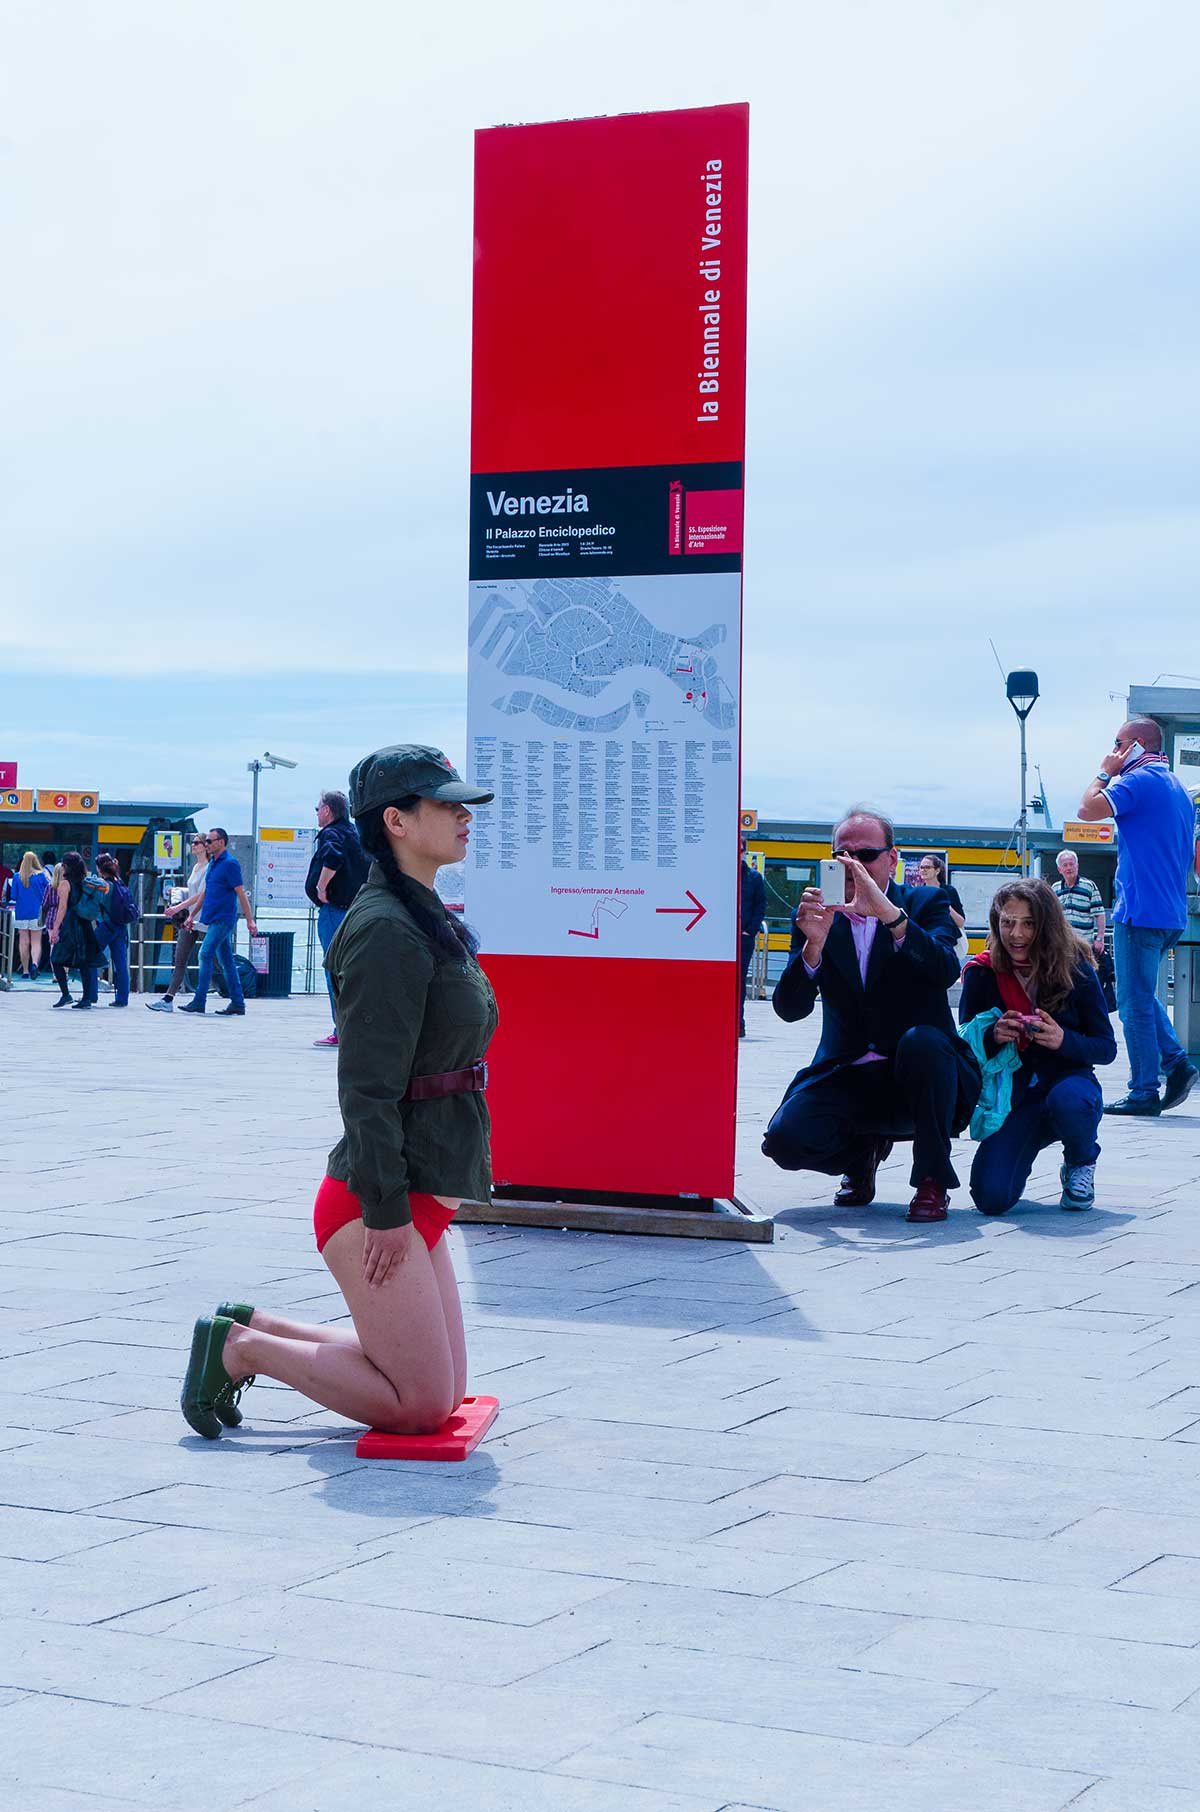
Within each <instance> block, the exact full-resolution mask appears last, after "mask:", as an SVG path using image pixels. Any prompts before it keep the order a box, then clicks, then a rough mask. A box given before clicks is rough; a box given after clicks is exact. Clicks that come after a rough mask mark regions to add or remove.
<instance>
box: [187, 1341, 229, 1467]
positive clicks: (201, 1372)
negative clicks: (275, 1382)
mask: <svg viewBox="0 0 1200 1812" xmlns="http://www.w3.org/2000/svg"><path fill="white" fill-rule="evenodd" d="M232 1326H233V1322H232V1321H231V1320H230V1319H229V1318H228V1317H227V1316H225V1315H202V1316H201V1317H200V1319H199V1321H198V1322H197V1323H196V1326H195V1328H194V1330H193V1332H192V1350H191V1353H190V1355H189V1357H188V1368H187V1371H186V1373H185V1374H184V1379H183V1389H182V1390H181V1391H180V1393H179V1407H180V1409H181V1410H182V1411H183V1419H184V1421H185V1422H186V1423H187V1425H188V1427H189V1428H194V1429H195V1431H196V1433H197V1434H198V1435H203V1436H204V1438H205V1440H206V1441H215V1440H216V1439H217V1438H218V1436H219V1435H220V1433H221V1420H220V1418H219V1417H218V1416H217V1414H216V1405H217V1402H218V1401H219V1400H220V1399H221V1398H222V1397H223V1396H224V1393H225V1392H226V1391H227V1390H229V1389H231V1388H232V1386H233V1379H232V1378H231V1377H230V1376H229V1373H228V1372H227V1371H226V1370H225V1367H224V1365H223V1363H222V1361H221V1353H222V1350H223V1349H224V1346H225V1338H226V1336H227V1334H228V1333H229V1330H230V1328H231V1327H232Z"/></svg>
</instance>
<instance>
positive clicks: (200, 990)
mask: <svg viewBox="0 0 1200 1812" xmlns="http://www.w3.org/2000/svg"><path fill="white" fill-rule="evenodd" d="M233 931H234V928H233V926H232V925H210V926H209V928H208V930H207V931H206V932H205V933H204V942H203V943H202V944H201V946H200V973H199V975H198V976H197V977H196V992H195V994H194V995H193V996H192V998H193V1000H194V1002H195V1004H196V1006H198V1007H202V1006H203V1005H204V1003H205V1001H206V1000H207V998H208V990H209V988H210V987H211V986H212V972H213V962H214V961H215V960H216V959H218V958H219V959H220V963H221V973H222V975H223V976H224V977H225V986H226V988H227V989H228V990H229V1004H230V1006H232V1007H244V1006H245V1004H246V997H245V995H244V994H243V993H242V978H241V976H240V975H239V974H238V971H237V964H236V963H235V962H234V960H233Z"/></svg>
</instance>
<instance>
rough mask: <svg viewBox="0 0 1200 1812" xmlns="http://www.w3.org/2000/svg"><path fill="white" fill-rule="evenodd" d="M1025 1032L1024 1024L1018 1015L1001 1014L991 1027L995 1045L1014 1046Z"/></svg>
mask: <svg viewBox="0 0 1200 1812" xmlns="http://www.w3.org/2000/svg"><path fill="white" fill-rule="evenodd" d="M1025 1030H1026V1027H1025V1022H1024V1020H1023V1019H1022V1018H1021V1015H1020V1014H1019V1013H1001V1015H1000V1017H999V1019H998V1020H997V1021H996V1023H995V1025H994V1026H993V1027H992V1037H993V1038H994V1039H995V1040H996V1043H997V1044H1016V1042H1017V1040H1018V1038H1020V1037H1021V1035H1022V1034H1023V1033H1024V1032H1025Z"/></svg>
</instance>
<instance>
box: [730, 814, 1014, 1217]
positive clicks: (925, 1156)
mask: <svg viewBox="0 0 1200 1812" xmlns="http://www.w3.org/2000/svg"><path fill="white" fill-rule="evenodd" d="M894 844H895V832H894V829H893V827H892V825H891V823H890V821H889V820H888V819H887V818H884V817H881V816H880V815H879V813H878V812H872V811H867V810H866V809H865V808H864V809H862V810H856V811H854V812H852V813H851V814H850V815H849V817H847V818H845V819H843V821H842V822H841V823H840V824H838V825H835V827H834V832H833V853H834V855H835V856H836V857H837V858H838V859H839V860H840V861H841V863H842V865H843V867H844V868H845V869H846V871H847V876H848V880H847V886H846V892H847V896H848V898H847V903H846V904H845V905H844V906H826V905H825V904H824V902H823V900H822V897H821V893H820V890H819V889H818V888H815V887H809V888H806V889H805V892H804V895H803V897H802V899H801V901H800V906H799V909H798V911H797V913H796V923H795V926H794V928H793V931H792V954H791V958H790V960H789V962H788V966H787V968H786V969H785V970H784V972H783V974H782V975H781V976H780V978H779V981H778V983H777V984H776V988H775V993H774V995H773V997H772V1004H773V1005H774V1008H775V1011H776V1012H777V1013H778V1015H779V1017H780V1018H781V1019H786V1020H788V1021H791V1020H795V1019H807V1017H808V1015H809V1014H810V1013H811V1012H812V1010H813V1008H814V1006H815V1005H816V1003H817V1000H818V997H819V998H820V1001H821V1007H822V1012H823V1022H822V1026H821V1042H820V1045H819V1046H818V1048H817V1055H816V1060H815V1061H814V1062H813V1064H812V1065H811V1066H810V1067H809V1068H808V1069H806V1070H801V1071H800V1073H799V1075H797V1076H795V1077H794V1078H793V1079H792V1082H791V1084H790V1086H789V1087H788V1091H787V1093H786V1095H785V1096H784V1098H783V1100H782V1102H781V1103H780V1105H779V1107H778V1108H777V1110H776V1112H775V1115H774V1117H773V1119H772V1121H771V1124H770V1125H769V1126H768V1128H767V1133H766V1137H765V1138H764V1140H763V1150H764V1152H765V1153H766V1155H767V1156H768V1157H769V1158H772V1159H774V1161H775V1163H776V1164H778V1165H779V1166H780V1168H781V1169H783V1170H817V1171H820V1172H822V1174H824V1175H826V1176H837V1175H838V1173H839V1172H842V1173H844V1174H843V1175H842V1181H841V1187H840V1188H839V1189H838V1191H837V1194H836V1195H835V1196H834V1198H833V1199H834V1203H835V1206H837V1207H839V1208H863V1207H865V1206H866V1205H867V1203H868V1202H870V1201H873V1200H874V1196H875V1172H876V1170H877V1169H878V1167H879V1165H880V1163H881V1162H882V1161H883V1159H884V1158H885V1157H886V1156H887V1155H888V1153H889V1152H890V1151H891V1148H892V1141H893V1140H894V1139H911V1140H912V1145H913V1163H912V1182H913V1185H914V1186H915V1189H916V1194H915V1195H914V1196H913V1199H912V1203H911V1205H910V1207H909V1210H908V1219H909V1220H910V1221H944V1220H945V1219H946V1210H947V1208H948V1206H949V1200H950V1198H949V1191H950V1190H951V1189H956V1188H957V1187H958V1178H957V1176H956V1175H955V1173H954V1166H953V1165H952V1164H951V1162H950V1140H951V1137H952V1136H953V1134H955V1133H958V1132H961V1130H962V1129H963V1127H964V1126H965V1125H966V1124H967V1122H968V1120H969V1119H970V1117H971V1112H972V1110H973V1108H974V1106H975V1103H976V1101H977V1100H978V1098H979V1091H980V1086H981V1079H980V1074H979V1066H978V1064H977V1063H976V1061H975V1058H974V1057H973V1055H972V1054H971V1052H970V1050H969V1049H968V1047H967V1045H966V1044H965V1043H964V1042H963V1040H962V1039H961V1038H959V1037H958V1036H957V1034H956V1032H955V1028H954V1021H953V1019H952V1017H951V1014H950V1007H949V1003H948V1001H947V999H946V990H947V988H949V987H950V985H951V983H952V982H954V981H955V980H956V979H957V976H958V958H957V956H956V955H955V950H954V942H955V938H956V937H957V935H958V931H957V927H956V926H955V924H954V921H953V919H952V918H951V917H950V903H949V900H948V899H947V897H946V894H945V892H944V891H943V890H942V889H941V888H940V887H903V886H900V885H898V883H897V882H896V881H895V880H894V879H893V878H892V877H893V876H894V875H895V872H896V861H897V856H896V850H895V848H894Z"/></svg>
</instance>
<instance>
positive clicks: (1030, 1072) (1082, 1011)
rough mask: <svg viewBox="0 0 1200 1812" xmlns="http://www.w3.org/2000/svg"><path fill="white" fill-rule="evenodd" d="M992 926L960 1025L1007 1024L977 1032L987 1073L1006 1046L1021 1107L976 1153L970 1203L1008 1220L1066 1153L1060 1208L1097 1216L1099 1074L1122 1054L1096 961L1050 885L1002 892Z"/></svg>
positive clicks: (969, 973)
mask: <svg viewBox="0 0 1200 1812" xmlns="http://www.w3.org/2000/svg"><path fill="white" fill-rule="evenodd" d="M990 916H991V935H990V937H989V938H988V944H987V949H986V951H984V952H983V954H982V955H980V956H976V957H972V959H971V961H970V962H969V963H968V964H967V966H966V968H965V969H964V970H963V986H962V999H961V1002H960V1004H959V1009H958V1016H959V1020H960V1022H961V1024H962V1025H963V1027H964V1028H965V1027H967V1026H968V1025H969V1024H970V1022H971V1021H972V1020H974V1019H977V1018H978V1017H979V1015H981V1014H985V1015H997V1014H998V1017H996V1018H994V1019H993V1021H992V1023H991V1024H990V1025H987V1026H983V1027H979V1028H977V1035H978V1037H979V1042H980V1046H981V1050H982V1054H983V1060H984V1063H985V1066H986V1064H987V1060H988V1059H993V1060H995V1059H997V1058H998V1057H999V1055H1000V1052H1001V1050H1002V1048H1003V1047H1004V1046H1015V1049H1016V1054H1017V1063H1016V1067H1015V1069H1013V1070H1012V1072H1011V1087H1012V1107H1011V1109H1010V1111H1009V1113H1008V1115H1007V1117H1006V1118H1005V1119H1004V1121H1003V1123H1002V1124H1001V1125H1000V1126H999V1127H998V1128H997V1129H996V1131H994V1132H992V1133H989V1135H988V1136H987V1138H985V1139H984V1140H983V1141H982V1142H981V1144H980V1146H979V1150H978V1151H977V1152H976V1153H975V1162H974V1163H973V1164H972V1166H971V1197H972V1199H973V1201H974V1203H975V1206H976V1207H977V1208H979V1209H981V1210H982V1211H983V1213H984V1214H1006V1213H1007V1212H1008V1210H1009V1209H1010V1208H1011V1207H1012V1205H1013V1203H1014V1202H1016V1201H1019V1200H1020V1197H1021V1192H1022V1190H1023V1189H1024V1187H1025V1184H1026V1182H1027V1180H1028V1177H1029V1172H1030V1170H1031V1169H1032V1168H1033V1161H1034V1159H1035V1158H1036V1156H1037V1154H1038V1152H1039V1151H1043V1150H1044V1149H1045V1147H1046V1146H1048V1145H1055V1144H1061V1145H1062V1148H1063V1164H1062V1168H1061V1170H1060V1172H1059V1180H1060V1182H1061V1184H1062V1200H1061V1203H1060V1206H1061V1207H1063V1208H1090V1207H1091V1206H1092V1204H1093V1202H1094V1201H1095V1172H1096V1159H1097V1158H1098V1157H1099V1156H1100V1146H1099V1144H1098V1142H1097V1139H1096V1130H1097V1128H1098V1126H1099V1124H1100V1115H1101V1113H1102V1112H1103V1109H1104V1097H1103V1095H1102V1094H1101V1092H1100V1084H1099V1083H1098V1082H1097V1080H1096V1075H1095V1071H1094V1069H1093V1065H1094V1064H1097V1063H1101V1064H1103V1063H1111V1062H1112V1061H1113V1058H1114V1057H1115V1056H1116V1054H1117V1043H1116V1039H1115V1038H1114V1037H1113V1030H1112V1024H1111V1021H1110V1020H1109V1017H1108V1009H1107V1007H1106V1006H1105V1004H1104V994H1103V992H1102V990H1101V987H1100V982H1099V979H1098V977H1097V975H1096V959H1095V957H1094V956H1093V955H1092V952H1091V950H1090V948H1089V946H1088V945H1087V944H1086V943H1085V942H1084V940H1083V939H1082V938H1081V937H1077V936H1076V934H1075V933H1074V932H1073V931H1072V930H1071V927H1070V926H1069V925H1068V924H1067V921H1066V919H1065V918H1064V917H1063V910H1062V907H1061V906H1060V905H1059V902H1058V899H1057V896H1056V895H1055V894H1054V893H1053V892H1052V890H1051V889H1050V888H1049V887H1047V885H1046V883H1045V882H1044V881H1012V882H1010V883H1009V884H1008V885H1007V886H1004V887H1001V888H1000V890H999V891H998V893H997V894H996V897H995V899H994V900H993V901H992V906H991V915H990ZM1009 1062H1010V1063H1011V1059H1009ZM985 1081H986V1072H985Z"/></svg>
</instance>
